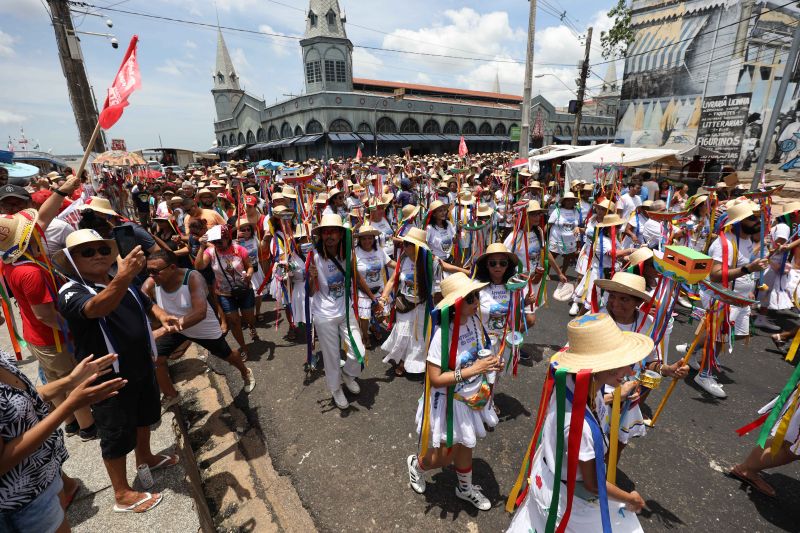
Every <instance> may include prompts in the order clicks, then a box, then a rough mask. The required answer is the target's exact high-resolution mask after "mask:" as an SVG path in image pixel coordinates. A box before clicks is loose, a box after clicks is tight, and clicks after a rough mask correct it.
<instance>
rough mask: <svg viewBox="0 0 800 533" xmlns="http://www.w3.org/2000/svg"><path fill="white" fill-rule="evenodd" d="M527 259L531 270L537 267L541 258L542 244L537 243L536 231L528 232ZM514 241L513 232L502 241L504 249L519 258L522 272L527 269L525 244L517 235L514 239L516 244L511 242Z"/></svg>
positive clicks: (537, 235) (520, 235) (520, 236)
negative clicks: (528, 258) (529, 260)
mask: <svg viewBox="0 0 800 533" xmlns="http://www.w3.org/2000/svg"><path fill="white" fill-rule="evenodd" d="M527 237H528V257H530V259H531V266H530V269H531V270H533V269H535V268H536V267H537V266H539V259H541V257H542V243H541V242H540V241H539V234H538V231H537V230H535V229H532V230H531V231H529V232H528V235H527ZM513 239H514V232H511V233H509V234H508V235H507V236H506V239H505V240H504V241H503V244H504V245H505V247H506V248H508V249H509V250H511V251H512V252H514V253H515V254H516V255H517V257H519V261H520V264H521V265H522V269H523V270H527V269H528V266H527V265H528V262H527V261H526V259H525V242H524V241H523V240H522V234H521V233H520V234H518V235H517V238H516V242H512V240H513Z"/></svg>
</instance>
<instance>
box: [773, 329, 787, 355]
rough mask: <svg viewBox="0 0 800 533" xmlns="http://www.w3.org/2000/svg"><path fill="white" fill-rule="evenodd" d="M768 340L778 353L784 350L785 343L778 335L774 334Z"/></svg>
mask: <svg viewBox="0 0 800 533" xmlns="http://www.w3.org/2000/svg"><path fill="white" fill-rule="evenodd" d="M769 338H770V339H772V344H774V345H775V347H776V348H777V349H778V350H779V351H781V352H782V351H783V350H784V346H785V345H786V341H785V340H783V339H782V338H781V334H780V333H775V334H774V335H770V336H769Z"/></svg>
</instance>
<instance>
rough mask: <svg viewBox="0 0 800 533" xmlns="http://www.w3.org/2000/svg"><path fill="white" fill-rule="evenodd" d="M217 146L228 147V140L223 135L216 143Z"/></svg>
mask: <svg viewBox="0 0 800 533" xmlns="http://www.w3.org/2000/svg"><path fill="white" fill-rule="evenodd" d="M217 146H228V138H227V137H225V136H224V135H223V136H222V139H220V140H219V142H218V143H217Z"/></svg>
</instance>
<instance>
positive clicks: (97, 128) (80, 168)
mask: <svg viewBox="0 0 800 533" xmlns="http://www.w3.org/2000/svg"><path fill="white" fill-rule="evenodd" d="M99 134H100V120H99V119H98V121H97V124H95V125H94V131H93V132H92V136H91V138H89V144H88V145H86V151H85V152H83V157H82V158H81V164H80V165H79V166H78V171H77V172H76V173H75V175H76V176H78V179H80V178H81V174H82V173H83V169H84V168H86V161H87V160H88V159H89V154H90V153H91V152H92V147H94V143H95V141H96V140H97V136H98V135H99Z"/></svg>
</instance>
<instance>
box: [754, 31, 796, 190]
mask: <svg viewBox="0 0 800 533" xmlns="http://www.w3.org/2000/svg"><path fill="white" fill-rule="evenodd" d="M798 52H800V24H798V25H797V26H795V27H794V35H793V36H792V47H791V48H790V49H789V55H788V56H786V63H785V64H784V66H783V75H782V76H781V84H780V85H779V86H778V95H777V96H776V97H775V100H774V102H773V104H772V110H771V111H770V112H769V125H768V126H767V136H766V137H765V138H764V144H762V145H761V152H759V154H758V162H757V163H756V171H755V172H754V173H753V181H752V183H751V184H750V190H751V191H754V190H756V189H758V182H759V180H760V178H761V172H762V171H763V170H764V164H765V163H766V162H767V152H769V147H770V146H771V145H772V136H773V135H774V134H775V126H777V125H778V117H779V116H780V114H781V106H783V99H784V98H785V97H786V89H787V87H788V86H789V80H790V78H791V77H792V72H793V70H794V68H795V66H797V56H798Z"/></svg>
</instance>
